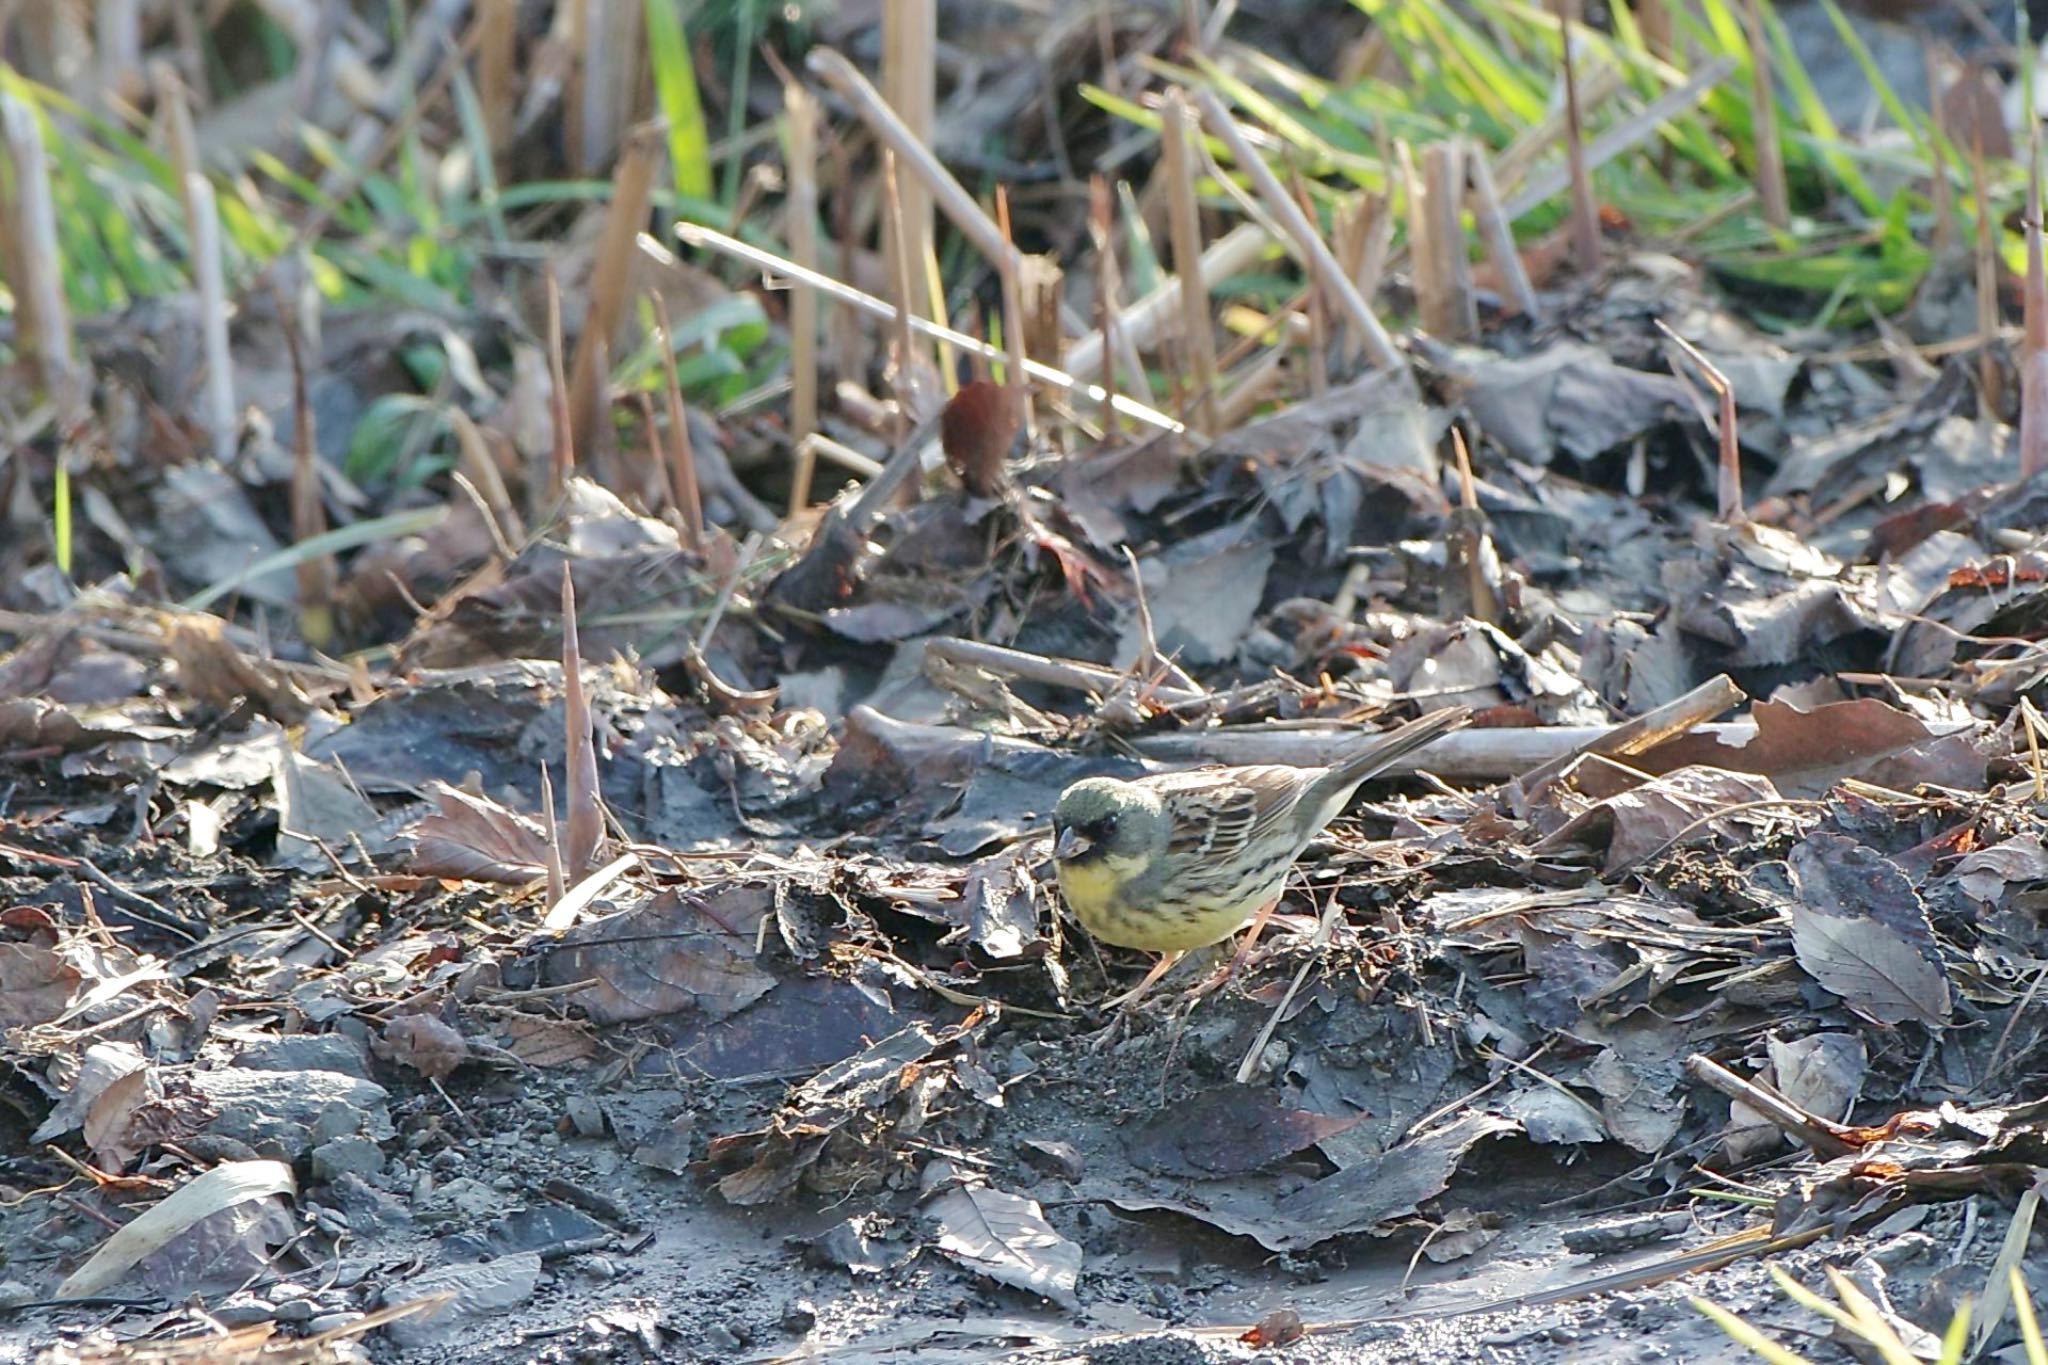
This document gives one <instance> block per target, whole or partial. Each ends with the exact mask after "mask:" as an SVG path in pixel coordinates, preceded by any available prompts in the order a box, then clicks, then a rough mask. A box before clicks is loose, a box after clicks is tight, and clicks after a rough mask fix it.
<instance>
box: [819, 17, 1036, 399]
mask: <svg viewBox="0 0 2048 1365" xmlns="http://www.w3.org/2000/svg"><path fill="white" fill-rule="evenodd" d="M805 62H806V65H807V66H808V67H809V68H810V70H811V72H812V74H813V75H815V76H817V77H818V78H819V79H820V80H823V81H824V82H825V83H826V84H827V85H829V86H831V87H832V88H833V89H834V90H836V91H837V92H839V94H840V95H842V96H843V97H845V98H846V99H847V100H848V101H849V102H850V103H852V105H853V107H854V112H855V113H857V114H859V115H860V118H861V122H863V123H865V124H866V125H867V126H868V129H869V131H870V132H872V133H874V135H875V136H876V137H878V138H880V139H881V140H882V141H883V142H884V143H886V144H888V146H889V147H890V148H891V149H892V150H893V151H894V152H895V153H896V155H897V156H899V157H901V158H902V160H903V162H904V164H906V165H907V166H909V167H910V169H911V170H912V171H913V172H914V173H916V175H917V176H918V177H919V178H920V179H921V180H923V182H924V184H925V188H927V189H929V190H930V191H931V193H932V197H933V199H934V200H935V201H936V202H937V204H938V207H939V208H940V209H941V210H942V211H943V212H944V213H945V215H946V217H947V218H949V219H951V220H952V222H953V225H954V226H955V227H957V228H959V229H960V231H961V232H962V233H963V234H965V235H966V237H967V239H968V240H969V241H970V242H972V243H973V244H974V246H975V249H976V250H978V251H980V252H981V254H982V255H983V256H984V257H986V258H987V259H988V261H989V263H990V264H991V265H992V266H994V267H995V271H996V278H997V280H998V281H999V282H1000V284H1001V287H1002V299H1003V342H1004V344H1005V346H1006V348H1007V351H1008V354H1007V355H1006V356H1005V360H1006V361H1007V364H1008V367H1009V372H1010V373H1009V376H1008V378H1009V381H1010V382H1012V383H1017V384H1018V391H1019V393H1021V394H1022V396H1023V401H1024V429H1025V431H1026V432H1028V433H1031V434H1032V435H1034V436H1035V435H1036V433H1037V429H1038V426H1037V418H1036V417H1035V416H1034V414H1033V408H1032V402H1031V386H1030V385H1028V384H1023V383H1021V382H1019V376H1022V375H1026V374H1029V373H1031V368H1030V366H1029V365H1028V364H1027V363H1026V360H1027V358H1026V356H1025V354H1024V301H1023V294H1022V292H1021V291H1020V290H1019V289H1018V284H1017V275H1018V263H1017V257H1018V253H1017V250H1016V248H1015V247H1012V246H1011V245H1010V244H1009V243H1008V242H1007V241H1005V240H1004V239H1003V234H1002V232H1001V230H1000V229H998V228H997V227H996V224H995V221H994V220H993V219H991V218H990V217H989V216H988V214H987V213H985V212H983V211H982V207H981V205H979V204H977V203H975V202H974V196H972V195H970V194H969V193H968V192H967V191H966V190H965V189H964V188H962V186H961V184H960V182H959V181H958V180H955V179H954V178H953V174H952V172H951V171H948V170H947V169H946V168H945V167H944V166H943V165H941V164H940V163H939V159H938V158H937V157H935V156H933V155H932V152H931V149H930V148H929V147H927V146H925V145H924V144H923V143H922V142H920V141H918V140H917V138H916V137H914V136H912V135H911V133H910V130H909V129H908V128H906V127H905V126H904V124H903V121H902V120H901V119H899V118H897V117H896V115H895V112H894V111H893V110H891V109H890V108H889V105H888V103H887V102H886V101H885V100H883V98H882V97H881V95H880V94H879V93H878V92H877V91H876V90H875V87H874V86H873V85H871V84H869V83H868V79H867V77H865V76H863V75H861V74H860V72H859V71H858V70H857V69H855V67H854V65H853V63H852V62H850V61H848V60H847V59H846V58H845V57H844V56H842V55H840V54H839V53H837V52H834V51H832V50H831V49H830V48H813V49H811V54H810V56H809V57H808V58H806V59H805ZM946 331H947V332H949V333H950V332H951V331H952V329H951V328H950V327H949V328H947V329H946Z"/></svg>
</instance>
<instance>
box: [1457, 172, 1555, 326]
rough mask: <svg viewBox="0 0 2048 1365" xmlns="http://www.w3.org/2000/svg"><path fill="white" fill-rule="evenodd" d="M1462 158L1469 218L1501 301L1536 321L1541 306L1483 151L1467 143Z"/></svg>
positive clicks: (1540, 313) (1540, 314)
mask: <svg viewBox="0 0 2048 1365" xmlns="http://www.w3.org/2000/svg"><path fill="white" fill-rule="evenodd" d="M1466 157H1467V160H1466V166H1467V167H1468V168H1469V170H1470V173H1471V181H1472V191H1471V204H1472V219H1473V221H1474V223H1476V224H1477V226H1478V228H1479V238H1480V240H1481V241H1483V242H1485V243H1486V258H1487V259H1488V260H1490V261H1492V262H1493V272H1494V274H1495V275H1496V276H1498V277H1499V279H1500V288H1501V293H1502V295H1503V297H1504V300H1505V302H1506V303H1507V305H1508V307H1509V308H1511V309H1513V310H1514V311H1515V312H1517V313H1519V314H1521V315H1522V316H1523V317H1526V318H1540V317H1541V316H1542V311H1543V309H1542V305H1541V304H1540V303H1539V302H1538V301H1537V298H1536V290H1535V287H1534V286H1533V285H1531V284H1530V283H1529V272H1528V270H1526V269H1525V268H1524V267H1523V265H1522V253H1521V252H1520V251H1518V250H1516V249H1515V233H1514V229H1513V228H1512V227H1510V226H1509V225H1508V218H1507V214H1506V213H1505V212H1503V211H1502V209H1501V204H1500V191H1499V189H1497V188H1496V187H1495V186H1494V183H1493V172H1492V170H1490V169H1489V168H1488V167H1487V164H1486V149H1485V148H1483V147H1481V146H1480V145H1479V144H1478V143H1476V142H1473V143H1468V144H1467V145H1466Z"/></svg>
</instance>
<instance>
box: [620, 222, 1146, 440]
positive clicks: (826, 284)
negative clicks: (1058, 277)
mask: <svg viewBox="0 0 2048 1365" xmlns="http://www.w3.org/2000/svg"><path fill="white" fill-rule="evenodd" d="M675 232H676V236H677V237H678V238H679V239H680V240H681V241H683V242H685V243H687V244H688V245H690V246H699V247H705V248H707V249H709V250H712V251H716V252H718V253H719V254H720V255H722V256H729V257H731V258H732V259H733V260H736V261H745V262H746V263H747V264H748V265H751V266H754V267H756V268H757V269H760V270H764V271H769V272H772V273H774V274H777V275H782V276H785V277H787V278H788V279H789V280H790V281H791V282H792V283H795V284H801V285H803V286H804V287H805V288H807V289H815V290H817V291H818V292H820V293H822V294H829V295H831V296H832V297H833V298H835V299H838V300H839V301H840V302H841V303H844V304H846V305H847V306H848V307H849V308H854V309H858V310H860V311H861V312H863V313H866V314H867V315H868V316H869V317H873V318H880V319H882V320H883V321H888V320H890V319H892V318H894V317H895V315H896V310H895V308H893V307H892V306H891V305H890V304H889V303H887V302H886V301H884V300H882V299H878V298H876V297H875V296H874V295H873V294H868V293H863V292H862V291H860V290H858V289H855V288H854V287H853V286H852V285H849V284H841V283H840V282H839V281H838V280H835V279H832V278H831V277H830V276H827V275H821V274H818V273H816V272H814V271H809V270H803V269H800V268H798V267H797V266H795V265H793V264H791V263H790V262H789V261H786V260H784V259H783V258H781V257H780V256H777V255H775V254H774V253H772V252H767V251H763V250H761V249H760V248H759V247H757V246H754V245H752V244H751V243H748V242H742V241H741V240H739V239H738V238H737V237H729V236H727V235H726V234H725V233H722V232H719V231H718V230H716V229H715V228H707V227H705V226H703V225H702V224H699V223H677V224H676V225H675ZM641 244H642V246H643V248H645V249H647V250H650V251H654V252H658V253H661V254H663V255H666V254H667V253H666V251H665V249H664V248H663V247H662V246H661V244H660V243H658V242H656V241H654V240H653V239H652V238H643V239H642V240H641ZM910 326H911V330H912V331H915V332H921V333H923V334H924V335H926V336H929V337H933V338H936V339H938V340H941V341H944V342H946V343H947V344H949V345H952V346H957V347H959V348H961V349H962V350H965V351H968V352H970V353H972V354H975V355H980V356H985V357H987V358H989V359H991V360H1004V359H1007V358H1008V357H1007V355H1006V353H1005V352H1003V351H1001V350H998V349H997V348H996V347H994V346H991V345H989V344H988V343H987V342H985V341H982V340H981V339H979V338H977V337H971V336H969V335H967V334H966V333H965V332H961V331H956V330H954V329H953V328H951V327H947V326H944V325H943V324H941V323H936V322H932V321H929V320H927V319H925V318H912V319H911V321H910ZM1024 372H1025V373H1026V374H1028V375H1029V376H1031V377H1032V378H1033V379H1036V380H1039V381H1040V382H1042V383H1047V384H1051V385H1053V386H1054V387H1056V388H1060V389H1065V390H1067V391H1069V392H1072V393H1074V394H1077V395H1079V396H1080V397H1081V398H1084V399H1089V400H1092V401H1100V400H1101V397H1102V394H1103V390H1102V388H1101V387H1100V386H1098V385H1095V384H1090V383H1088V382H1086V381H1085V380H1081V379H1077V378H1075V377H1074V375H1073V374H1072V373H1070V372H1069V371H1066V370H1059V369H1054V368H1053V367H1052V366H1050V365H1047V364H1045V363H1043V362H1042V361H1037V360H1031V359H1028V358H1027V359H1026V360H1025V362H1024ZM1116 410H1117V411H1118V412H1120V413H1122V414H1123V415H1124V416H1126V417H1132V418H1136V419H1137V420H1138V421H1140V422H1143V423H1145V424H1146V425H1147V426H1151V427H1157V428H1158V429H1160V430H1161V431H1173V432H1178V431H1182V430H1185V428H1184V427H1183V426H1182V425H1181V424H1180V423H1179V422H1177V421H1175V420H1174V419H1173V418H1171V417H1169V416H1167V415H1166V414H1165V413H1163V412H1160V411H1159V410H1158V409H1157V408H1152V407H1148V406H1146V405H1145V404H1143V403H1140V402H1137V401H1135V400H1133V399H1131V398H1127V397H1125V396H1123V395H1121V394H1120V395H1118V396H1117V399H1116Z"/></svg>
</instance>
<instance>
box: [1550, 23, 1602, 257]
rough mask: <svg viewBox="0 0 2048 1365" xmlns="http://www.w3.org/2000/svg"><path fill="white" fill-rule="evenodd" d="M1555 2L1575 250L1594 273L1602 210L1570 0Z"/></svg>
mask: <svg viewBox="0 0 2048 1365" xmlns="http://www.w3.org/2000/svg"><path fill="white" fill-rule="evenodd" d="M1555 4H1556V8H1557V30H1558V37H1559V39H1560V44H1559V45H1560V47H1561V48H1562V50H1563V52H1564V116H1565V145H1564V150H1565V161H1566V164H1568V165H1569V166H1570V167H1571V177H1572V253H1573V255H1575V256H1576V257H1577V258H1578V263H1579V273H1580V274H1582V275H1586V276H1591V275H1595V274H1598V273H1599V270H1600V210H1599V207H1598V206H1597V205H1596V204H1595V203H1594V202H1593V171H1592V168H1591V167H1589V166H1588V165H1587V164H1586V123H1585V118H1584V115H1583V113H1582V111H1581V110H1580V109H1579V77H1578V72H1577V69H1576V68H1577V65H1578V63H1577V61H1576V59H1574V58H1573V56H1572V24H1571V19H1570V18H1569V17H1568V16H1567V14H1566V11H1565V4H1566V0H1555Z"/></svg>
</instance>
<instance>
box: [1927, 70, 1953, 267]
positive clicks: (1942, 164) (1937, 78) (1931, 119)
mask: <svg viewBox="0 0 2048 1365" xmlns="http://www.w3.org/2000/svg"><path fill="white" fill-rule="evenodd" d="M1920 58H1921V62H1922V64H1923V65H1924V66H1925V68H1926V71H1927V121H1928V123H1929V125H1930V136H1929V137H1928V139H1927V154H1928V159H1929V162H1930V163H1931V166H1932V170H1933V174H1932V175H1931V176H1930V177H1929V182H1930V183H1929V185H1928V194H1929V197H1930V198H1931V199H1932V200H1933V201H1934V240H1933V243H1932V245H1933V247H1934V250H1935V253H1936V254H1937V255H1939V254H1942V253H1944V252H1946V251H1948V250H1949V249H1950V248H1952V247H1954V246H1955V244H1956V239H1957V237H1958V236H1959V235H1960V233H1959V232H1958V230H1957V226H1956V202H1955V191H1954V189H1953V188H1952V187H1951V186H1950V185H1949V183H1948V149H1947V144H1948V128H1947V126H1946V125H1945V123H1944V121H1943V119H1942V116H1941V59H1940V58H1939V57H1938V56H1937V55H1936V53H1935V50H1934V43H1933V42H1932V41H1931V40H1923V41H1922V42H1921V44H1920Z"/></svg>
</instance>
